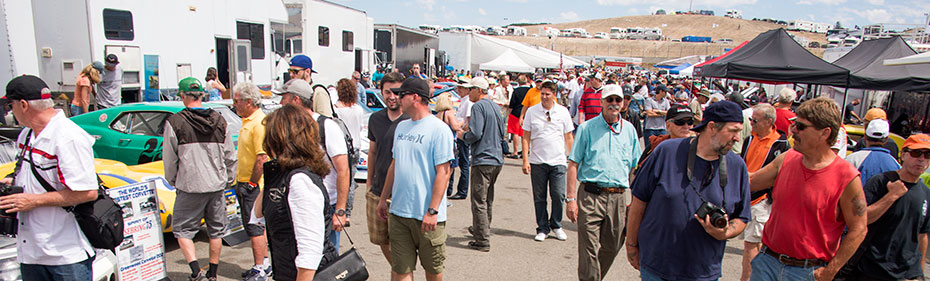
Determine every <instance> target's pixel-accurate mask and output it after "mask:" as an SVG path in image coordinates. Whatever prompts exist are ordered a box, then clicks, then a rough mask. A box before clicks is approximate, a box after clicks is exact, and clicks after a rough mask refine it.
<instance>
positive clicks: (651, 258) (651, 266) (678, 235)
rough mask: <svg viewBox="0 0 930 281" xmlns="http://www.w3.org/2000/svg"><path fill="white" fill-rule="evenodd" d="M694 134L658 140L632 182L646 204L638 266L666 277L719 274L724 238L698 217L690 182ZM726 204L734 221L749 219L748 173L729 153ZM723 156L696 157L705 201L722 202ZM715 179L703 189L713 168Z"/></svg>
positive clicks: (697, 203)
mask: <svg viewBox="0 0 930 281" xmlns="http://www.w3.org/2000/svg"><path fill="white" fill-rule="evenodd" d="M690 139H691V138H681V139H669V140H666V141H664V142H662V143H661V144H659V145H658V146H657V147H656V148H655V151H653V153H652V155H650V156H649V158H647V159H646V162H645V163H643V165H642V167H640V169H639V171H638V172H637V173H636V178H635V179H634V180H633V186H632V190H633V196H636V198H638V199H639V200H642V201H644V202H646V203H647V204H648V205H647V206H646V211H645V213H644V214H643V219H642V223H641V224H640V227H639V248H640V265H641V266H642V267H643V268H645V269H646V270H648V271H649V272H651V273H654V274H655V275H657V276H659V277H661V278H663V279H668V280H713V279H717V278H720V263H721V261H722V260H723V251H724V249H725V248H726V241H720V240H717V239H714V238H713V237H711V236H710V234H707V232H705V231H704V228H703V227H702V226H701V224H700V223H699V222H698V221H697V219H695V218H694V213H695V211H697V209H698V207H699V206H701V203H702V201H701V198H700V197H698V195H697V194H696V193H695V191H694V190H693V189H692V188H691V187H690V186H689V184H690V181H689V180H688V174H687V167H686V166H687V165H688V164H687V162H688V160H687V159H688V150H689V149H690V142H688V140H690ZM725 157H727V178H728V179H727V186H726V199H727V200H726V201H727V202H726V206H725V207H724V209H726V211H727V215H728V216H729V218H730V219H733V218H739V219H741V220H743V221H744V222H746V221H748V220H749V217H750V213H749V210H750V209H749V206H750V204H749V197H750V196H749V174H748V173H747V172H746V164H745V163H744V162H743V159H742V158H740V157H739V155H736V154H735V153H733V152H732V151H731V152H728V153H727V155H726V156H725ZM719 163H720V160H719V159H718V160H714V161H706V160H703V159H701V157H696V158H695V161H694V169H693V173H694V181H695V182H694V183H695V188H696V189H697V190H698V191H700V192H701V196H703V197H704V199H706V200H708V201H710V202H711V203H714V204H715V205H717V206H721V204H722V203H723V199H722V194H723V191H722V190H721V188H720V181H719V176H718V171H717V167H719ZM708 166H710V167H713V170H712V171H710V172H711V173H712V174H711V176H713V179H712V180H711V181H710V184H708V185H707V186H704V187H701V185H702V184H703V182H704V177H705V175H707V173H708V169H709V167H708Z"/></svg>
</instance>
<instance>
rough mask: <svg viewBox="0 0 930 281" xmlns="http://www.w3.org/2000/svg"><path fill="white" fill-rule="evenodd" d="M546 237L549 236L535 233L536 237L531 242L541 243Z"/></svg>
mask: <svg viewBox="0 0 930 281" xmlns="http://www.w3.org/2000/svg"><path fill="white" fill-rule="evenodd" d="M546 236H549V235H547V234H545V233H542V232H540V233H536V237H533V240H536V242H542V241H543V240H546Z"/></svg>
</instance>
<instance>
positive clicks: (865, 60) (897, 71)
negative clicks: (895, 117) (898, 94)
mask: <svg viewBox="0 0 930 281" xmlns="http://www.w3.org/2000/svg"><path fill="white" fill-rule="evenodd" d="M914 54H917V52H915V51H914V49H911V47H910V46H908V45H907V43H906V42H904V39H901V37H900V36H895V37H891V38H881V39H873V40H866V41H863V42H862V43H860V44H859V45H858V46H856V48H854V49H852V50H851V51H849V53H847V54H846V55H844V56H843V57H841V58H839V59H838V60H836V61H835V62H833V63H834V64H836V65H838V66H841V67H844V68H846V69H849V71H850V77H849V88H853V89H868V90H886V91H904V92H930V64H910V65H894V66H889V65H885V64H884V61H885V60H886V59H896V58H902V57H906V56H910V55H914Z"/></svg>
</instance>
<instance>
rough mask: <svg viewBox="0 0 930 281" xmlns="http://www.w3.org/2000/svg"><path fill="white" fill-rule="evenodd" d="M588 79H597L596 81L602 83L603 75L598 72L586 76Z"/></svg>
mask: <svg viewBox="0 0 930 281" xmlns="http://www.w3.org/2000/svg"><path fill="white" fill-rule="evenodd" d="M588 79H597V80H601V81H604V75H603V74H601V73H600V72H594V73H592V74H590V75H588Z"/></svg>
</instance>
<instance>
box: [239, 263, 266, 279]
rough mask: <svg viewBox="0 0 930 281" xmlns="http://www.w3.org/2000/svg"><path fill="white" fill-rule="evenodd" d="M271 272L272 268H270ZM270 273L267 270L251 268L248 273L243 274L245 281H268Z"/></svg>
mask: <svg viewBox="0 0 930 281" xmlns="http://www.w3.org/2000/svg"><path fill="white" fill-rule="evenodd" d="M268 268H269V270H270V268H271V267H270V266H269V267H268ZM269 275H270V273H268V272H266V271H265V270H261V269H257V268H255V267H252V268H250V269H249V270H248V271H246V272H243V273H242V280H243V281H265V280H267V279H268V276H269Z"/></svg>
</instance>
